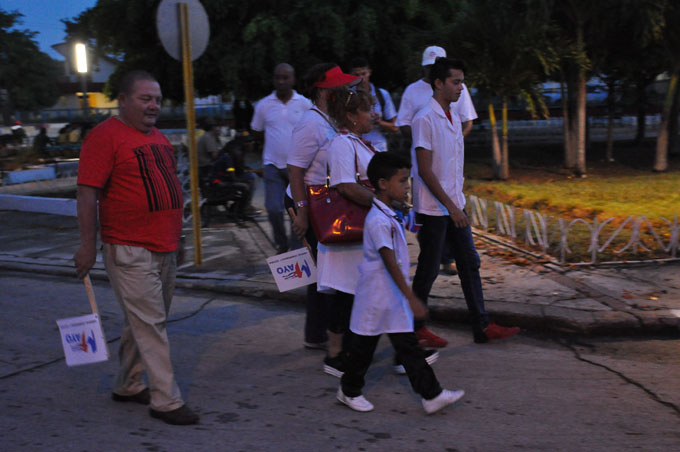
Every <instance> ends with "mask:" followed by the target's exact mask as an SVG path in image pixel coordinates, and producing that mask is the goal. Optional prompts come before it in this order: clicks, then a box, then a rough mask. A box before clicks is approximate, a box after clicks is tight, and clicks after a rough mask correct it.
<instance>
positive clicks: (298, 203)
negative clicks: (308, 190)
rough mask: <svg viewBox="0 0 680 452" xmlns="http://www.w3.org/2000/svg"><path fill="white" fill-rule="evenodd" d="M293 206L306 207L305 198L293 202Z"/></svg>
mask: <svg viewBox="0 0 680 452" xmlns="http://www.w3.org/2000/svg"><path fill="white" fill-rule="evenodd" d="M295 207H297V208H298V209H299V208H300V207H307V200H302V201H298V202H296V203H295Z"/></svg>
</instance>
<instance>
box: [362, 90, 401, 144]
mask: <svg viewBox="0 0 680 452" xmlns="http://www.w3.org/2000/svg"><path fill="white" fill-rule="evenodd" d="M370 86H371V96H373V97H374V98H375V104H374V105H373V111H374V112H375V113H376V114H377V115H378V116H379V117H380V119H384V120H385V121H389V120H391V119H392V118H394V117H395V116H397V110H396V109H395V108H394V102H392V97H391V96H390V93H388V92H387V90H384V89H382V88H376V87H375V86H374V85H373V83H371V85H370ZM376 89H379V90H380V92H381V93H382V97H383V99H385V110H384V111H383V109H382V107H381V105H380V99H379V98H378V94H377V93H376ZM363 137H364V138H365V139H367V140H368V141H370V142H371V145H373V147H374V148H375V149H376V150H377V151H378V152H385V151H387V138H385V135H384V134H383V131H382V129H381V128H380V126H379V125H376V126H375V127H373V130H371V131H370V132H368V133H366V134H364V135H363Z"/></svg>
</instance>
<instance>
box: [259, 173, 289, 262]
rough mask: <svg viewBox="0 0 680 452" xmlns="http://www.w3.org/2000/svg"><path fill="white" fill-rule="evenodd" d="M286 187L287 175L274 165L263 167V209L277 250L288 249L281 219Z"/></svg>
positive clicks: (284, 226)
mask: <svg viewBox="0 0 680 452" xmlns="http://www.w3.org/2000/svg"><path fill="white" fill-rule="evenodd" d="M287 185H288V173H287V171H286V170H285V169H280V168H277V167H276V166H274V165H265V167H264V208H265V209H267V216H268V217H269V223H270V224H271V225H272V229H273V231H274V243H275V244H276V248H277V249H278V250H284V249H286V250H287V249H288V236H287V234H286V225H285V223H284V217H283V211H284V208H283V197H284V195H285V193H286V186H287Z"/></svg>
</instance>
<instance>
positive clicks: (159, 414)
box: [149, 405, 198, 425]
mask: <svg viewBox="0 0 680 452" xmlns="http://www.w3.org/2000/svg"><path fill="white" fill-rule="evenodd" d="M149 414H150V415H151V417H154V418H156V419H160V420H161V421H163V422H165V423H166V424H172V425H192V424H198V414H196V413H194V412H193V411H191V409H190V408H189V407H188V406H186V405H182V406H181V407H179V408H177V409H175V410H171V411H156V410H154V409H153V408H149Z"/></svg>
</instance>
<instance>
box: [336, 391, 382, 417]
mask: <svg viewBox="0 0 680 452" xmlns="http://www.w3.org/2000/svg"><path fill="white" fill-rule="evenodd" d="M337 398H338V400H339V401H340V402H342V403H344V404H345V405H347V406H348V407H350V408H351V409H353V410H354V411H364V412H365V411H373V408H374V407H373V404H372V403H371V402H369V401H368V400H366V398H365V397H364V396H362V395H358V396H356V397H347V396H346V395H345V393H344V392H342V387H339V388H338V395H337Z"/></svg>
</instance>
